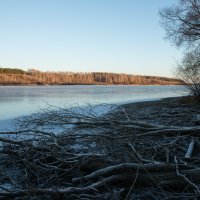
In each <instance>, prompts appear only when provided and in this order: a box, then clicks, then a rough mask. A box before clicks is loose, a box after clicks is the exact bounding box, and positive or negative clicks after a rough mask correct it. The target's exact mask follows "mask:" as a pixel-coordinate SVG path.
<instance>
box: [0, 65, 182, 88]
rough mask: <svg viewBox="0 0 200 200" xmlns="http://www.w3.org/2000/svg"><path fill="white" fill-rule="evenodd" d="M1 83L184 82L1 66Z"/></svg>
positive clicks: (157, 78)
mask: <svg viewBox="0 0 200 200" xmlns="http://www.w3.org/2000/svg"><path fill="white" fill-rule="evenodd" d="M0 84H43V85H44V84H52V85H56V84H57V85H68V84H71V85H75V84H77V85H78V84H80V85H83V84H85V85H92V84H96V85H101V84H102V85H103V84H104V85H106V84H108V85H117V84H122V85H167V84H182V82H181V81H179V80H177V79H173V78H165V77H156V76H140V75H131V74H116V73H103V72H90V73H83V72H79V73H74V72H41V71H38V70H34V69H30V70H28V71H27V72H25V71H23V70H19V69H8V68H0Z"/></svg>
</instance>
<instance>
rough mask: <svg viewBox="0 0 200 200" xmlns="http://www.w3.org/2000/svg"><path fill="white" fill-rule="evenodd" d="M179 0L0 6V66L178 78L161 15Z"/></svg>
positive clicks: (53, 0)
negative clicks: (165, 36)
mask: <svg viewBox="0 0 200 200" xmlns="http://www.w3.org/2000/svg"><path fill="white" fill-rule="evenodd" d="M173 3H174V0H167V1H165V0H152V1H150V0H0V66H2V67H19V68H21V69H25V70H26V69H29V68H36V69H40V70H42V71H74V72H77V71H80V72H90V71H103V72H116V73H133V74H141V75H161V76H173V73H172V71H173V69H174V67H175V66H176V61H177V60H178V58H180V56H181V53H180V52H179V51H178V50H177V49H176V48H175V47H174V46H171V44H170V43H169V41H167V40H164V31H163V29H162V27H161V26H160V24H159V20H160V18H159V15H158V11H159V9H160V8H163V7H165V6H168V5H172V4H173Z"/></svg>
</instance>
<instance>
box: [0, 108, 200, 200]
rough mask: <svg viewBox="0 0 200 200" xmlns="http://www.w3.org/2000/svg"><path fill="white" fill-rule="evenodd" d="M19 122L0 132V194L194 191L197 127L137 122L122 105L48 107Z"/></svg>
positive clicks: (183, 195)
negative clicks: (111, 107) (98, 111)
mask: <svg viewBox="0 0 200 200" xmlns="http://www.w3.org/2000/svg"><path fill="white" fill-rule="evenodd" d="M173 114H174V113H173ZM173 114H172V115H173ZM168 115H169V114H166V116H167V118H169V116H168ZM17 123H18V130H16V131H13V132H1V133H0V135H1V137H0V141H1V144H2V145H1V148H0V162H1V165H0V166H1V167H0V175H1V178H0V199H9V198H10V199H12V198H13V199H44V198H45V199H191V198H193V199H199V197H200V192H199V191H200V189H199V187H200V176H199V174H200V159H199V158H200V141H199V138H200V136H199V134H200V128H199V127H198V126H191V127H189V126H182V127H180V126H176V125H171V126H167V125H163V124H154V123H150V122H148V121H140V120H138V119H134V118H133V116H132V115H131V114H130V112H128V111H127V110H126V109H125V108H123V109H121V108H120V107H114V110H112V111H111V112H110V113H106V114H104V115H98V114H96V113H95V112H94V111H93V110H92V108H91V107H89V109H88V110H87V109H86V108H85V109H81V108H79V109H75V108H73V109H67V108H63V109H60V110H51V109H49V110H43V111H42V112H41V113H38V114H34V115H32V116H29V117H26V118H24V119H23V118H21V119H20V121H18V122H17ZM58 127H59V128H60V131H59V134H58V133H57V130H58V129H57V128H58Z"/></svg>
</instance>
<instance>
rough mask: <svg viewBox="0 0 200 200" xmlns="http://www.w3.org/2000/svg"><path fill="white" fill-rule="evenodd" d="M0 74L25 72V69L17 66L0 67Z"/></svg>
mask: <svg viewBox="0 0 200 200" xmlns="http://www.w3.org/2000/svg"><path fill="white" fill-rule="evenodd" d="M0 74H25V71H23V70H21V69H18V68H0Z"/></svg>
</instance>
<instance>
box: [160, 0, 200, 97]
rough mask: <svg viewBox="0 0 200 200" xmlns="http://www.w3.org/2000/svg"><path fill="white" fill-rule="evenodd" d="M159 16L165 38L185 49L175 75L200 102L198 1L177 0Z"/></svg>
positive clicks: (199, 19) (199, 4) (199, 17)
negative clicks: (175, 3)
mask: <svg viewBox="0 0 200 200" xmlns="http://www.w3.org/2000/svg"><path fill="white" fill-rule="evenodd" d="M160 16H161V22H162V25H163V27H164V29H165V31H166V36H167V38H168V39H169V40H171V42H173V43H174V44H175V45H176V46H177V47H180V46H182V47H186V48H187V51H186V53H185V54H184V57H183V59H182V61H181V63H180V64H179V65H178V67H177V69H176V75H177V77H178V78H179V79H181V80H183V81H184V82H185V83H186V84H185V85H186V87H187V88H188V89H189V91H190V94H192V95H194V96H195V97H197V99H198V100H200V0H179V1H178V3H177V5H173V6H171V7H167V8H164V9H163V10H161V11H160Z"/></svg>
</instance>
